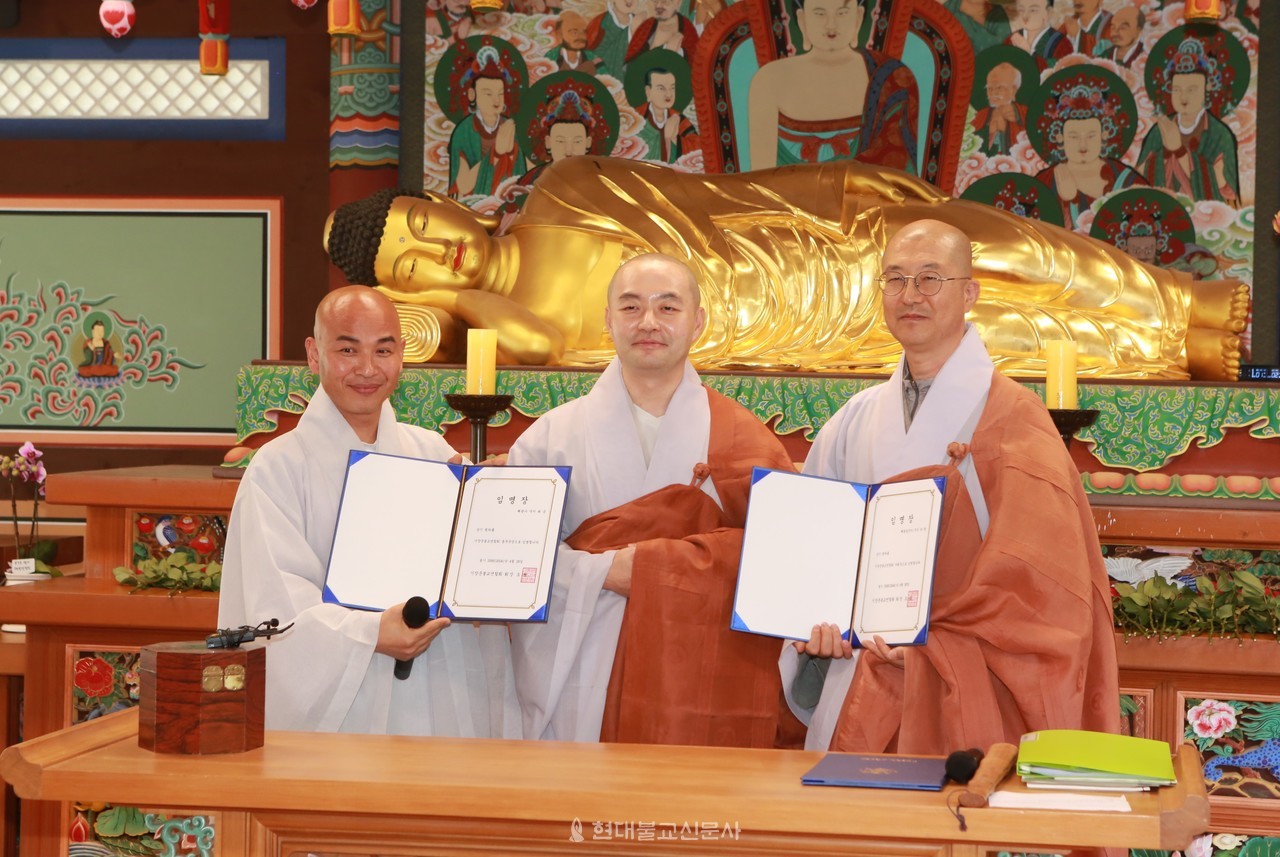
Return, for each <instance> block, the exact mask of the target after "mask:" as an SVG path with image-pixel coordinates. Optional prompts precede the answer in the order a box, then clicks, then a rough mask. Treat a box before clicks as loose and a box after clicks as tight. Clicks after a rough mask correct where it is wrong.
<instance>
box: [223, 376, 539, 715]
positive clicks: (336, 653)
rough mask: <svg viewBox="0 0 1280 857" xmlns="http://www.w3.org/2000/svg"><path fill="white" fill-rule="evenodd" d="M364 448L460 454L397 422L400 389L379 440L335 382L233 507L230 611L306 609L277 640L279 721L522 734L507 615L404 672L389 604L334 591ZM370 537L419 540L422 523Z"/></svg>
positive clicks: (271, 664) (273, 707) (249, 475)
mask: <svg viewBox="0 0 1280 857" xmlns="http://www.w3.org/2000/svg"><path fill="white" fill-rule="evenodd" d="M351 449H371V450H372V451H375V452H380V453H387V454H389V455H403V456H409V457H413V458H424V459H432V460H437V461H447V460H448V459H449V458H450V457H452V456H453V455H454V451H453V449H452V448H451V447H450V446H449V444H448V443H446V442H445V440H444V438H442V437H441V436H440V435H438V434H436V433H435V432H431V431H427V430H425V429H422V428H418V427H416V426H411V425H405V424H402V423H399V422H397V421H396V416H395V412H394V411H393V410H392V408H391V405H390V404H387V403H384V404H383V406H382V414H381V416H380V418H379V422H378V439H377V442H376V443H375V444H372V445H370V444H365V443H363V442H362V441H361V440H360V439H359V438H358V437H357V436H356V434H355V432H354V431H353V430H352V429H351V426H350V425H349V424H348V423H347V421H346V419H345V418H344V417H343V416H342V414H341V413H339V411H338V409H337V408H336V407H335V406H334V404H333V401H332V400H331V399H330V398H329V397H328V395H326V394H325V392H324V389H323V388H320V389H317V390H316V392H315V396H314V397H313V398H312V399H311V403H310V404H309V405H308V406H307V410H306V412H305V413H304V414H303V415H302V419H301V420H300V421H299V423H298V425H297V427H296V428H294V429H293V430H292V431H290V432H289V433H287V434H285V435H283V436H281V437H279V438H276V439H275V440H272V441H271V442H270V443H268V444H266V445H265V446H263V447H262V449H260V450H258V452H257V453H256V454H255V456H254V459H253V462H252V463H251V464H250V465H249V468H248V470H247V471H246V472H245V474H244V478H243V480H242V481H241V483H240V490H239V491H238V492H237V494H236V501H235V505H234V506H233V508H232V511H231V523H230V528H229V530H228V533H227V545H226V558H225V562H224V565H223V570H222V594H221V597H220V599H219V604H218V624H219V626H220V627H238V626H240V625H257V624H258V623H259V622H262V621H263V620H266V619H272V618H276V619H279V620H280V624H281V626H284V625H287V624H289V623H291V622H292V623H294V626H293V628H292V629H291V630H289V631H287V632H286V633H284V634H281V635H280V636H279V637H276V638H274V639H272V640H271V641H270V643H269V644H268V646H267V702H266V726H267V728H268V729H295V730H308V731H319V732H335V731H341V732H373V733H390V734H404V735H446V736H455V737H473V736H475V737H513V738H518V737H519V736H520V732H519V721H518V718H517V715H516V707H515V689H514V685H513V684H512V680H511V673H510V648H509V644H508V640H507V633H506V628H505V627H502V626H487V627H482V628H479V629H477V628H475V627H473V626H472V625H470V624H467V623H459V624H456V625H451V626H450V627H448V628H446V629H444V631H443V632H441V633H440V635H439V636H437V637H436V638H435V640H433V641H432V643H431V646H430V647H429V648H428V649H427V651H426V652H425V653H423V654H422V655H421V656H419V657H418V658H417V659H416V661H415V663H414V665H413V671H412V673H411V675H410V677H409V678H408V679H407V680H404V681H399V680H395V679H394V678H393V676H392V668H393V666H394V663H395V662H394V660H393V659H392V658H391V657H389V656H387V655H383V654H377V653H375V652H374V646H375V645H376V643H377V639H378V624H379V621H380V620H381V616H382V614H381V613H378V612H371V611H363V610H352V609H348V608H346V607H341V606H339V605H337V604H326V603H324V602H323V601H322V600H321V588H322V586H323V585H324V578H325V570H326V567H327V566H328V562H329V551H330V549H331V547H332V544H333V533H334V528H335V526H336V522H337V517H338V506H339V502H340V499H341V496H342V485H343V480H344V478H345V476H346V466H347V453H348V451H349V450H351ZM369 537H370V538H389V539H397V540H401V541H403V543H404V553H405V557H406V559H408V558H409V557H411V556H412V554H413V550H414V539H415V534H414V533H370V534H369ZM369 573H370V574H377V573H378V570H377V569H376V568H371V569H369Z"/></svg>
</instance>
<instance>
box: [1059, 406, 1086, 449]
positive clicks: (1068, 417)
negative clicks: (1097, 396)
mask: <svg viewBox="0 0 1280 857" xmlns="http://www.w3.org/2000/svg"><path fill="white" fill-rule="evenodd" d="M1049 416H1051V417H1053V425H1054V428H1056V429H1057V430H1058V434H1059V435H1061V436H1062V442H1063V443H1065V444H1066V445H1067V446H1068V447H1070V446H1071V438H1073V437H1075V434H1076V432H1078V431H1080V429H1084V428H1088V427H1089V426H1091V425H1093V424H1094V423H1095V422H1097V421H1098V412H1097V411H1096V410H1093V409H1091V408H1088V409H1081V408H1049Z"/></svg>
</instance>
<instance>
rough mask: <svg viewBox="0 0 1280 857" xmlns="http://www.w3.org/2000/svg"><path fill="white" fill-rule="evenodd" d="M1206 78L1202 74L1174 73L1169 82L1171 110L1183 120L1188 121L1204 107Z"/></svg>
mask: <svg viewBox="0 0 1280 857" xmlns="http://www.w3.org/2000/svg"><path fill="white" fill-rule="evenodd" d="M1206 83H1207V79H1206V78H1205V76H1204V75H1203V74H1195V73H1191V74H1175V75H1174V76H1173V80H1172V81H1170V82H1169V99H1170V100H1171V101H1172V102H1173V110H1174V112H1175V113H1177V114H1178V117H1179V118H1180V119H1182V120H1183V122H1184V123H1185V122H1190V121H1191V120H1192V119H1195V118H1196V117H1197V116H1199V115H1200V111H1201V110H1203V109H1204V93H1205V85H1206Z"/></svg>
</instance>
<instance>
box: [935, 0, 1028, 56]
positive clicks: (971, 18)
mask: <svg viewBox="0 0 1280 857" xmlns="http://www.w3.org/2000/svg"><path fill="white" fill-rule="evenodd" d="M942 5H943V6H944V7H945V8H946V10H947V11H948V12H950V13H951V14H952V15H955V16H956V20H957V21H959V22H960V26H962V27H964V31H965V32H966V33H968V34H969V41H971V42H973V52H974V53H975V54H980V53H982V52H983V51H985V50H986V49H987V48H990V47H995V46H996V45H999V44H1003V43H1004V41H1005V40H1006V39H1008V38H1009V36H1010V35H1011V34H1012V33H1013V30H1012V29H1011V28H1010V26H1009V15H1008V13H1006V12H1005V10H1004V7H1003V6H997V5H996V4H994V3H992V2H991V0H946V2H945V3H943V4H942Z"/></svg>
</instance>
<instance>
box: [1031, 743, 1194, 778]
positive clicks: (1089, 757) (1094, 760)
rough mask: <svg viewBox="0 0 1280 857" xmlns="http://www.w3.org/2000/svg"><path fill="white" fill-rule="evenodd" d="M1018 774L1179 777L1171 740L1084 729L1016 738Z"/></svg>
mask: <svg viewBox="0 0 1280 857" xmlns="http://www.w3.org/2000/svg"><path fill="white" fill-rule="evenodd" d="M1018 774H1019V775H1020V776H1021V777H1022V778H1023V779H1024V780H1026V781H1028V782H1033V781H1041V782H1043V781H1051V780H1057V781H1061V782H1070V781H1080V782H1086V781H1092V782H1095V783H1102V782H1115V783H1123V782H1129V783H1134V784H1139V785H1152V786H1163V785H1171V784H1173V783H1174V782H1175V778H1174V774H1173V760H1172V759H1171V754H1170V752H1169V745H1168V744H1166V743H1165V742H1164V741H1154V740H1151V739H1150V738H1131V737H1129V736H1127V735H1111V734H1108V733H1106V732H1086V731H1083V730H1080V729H1041V730H1040V731H1039V732H1028V733H1027V734H1026V735H1023V736H1022V740H1021V742H1019V744H1018Z"/></svg>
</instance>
